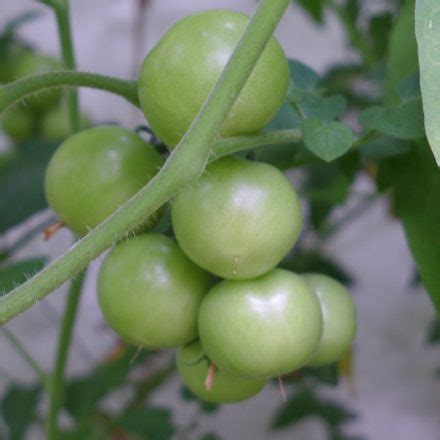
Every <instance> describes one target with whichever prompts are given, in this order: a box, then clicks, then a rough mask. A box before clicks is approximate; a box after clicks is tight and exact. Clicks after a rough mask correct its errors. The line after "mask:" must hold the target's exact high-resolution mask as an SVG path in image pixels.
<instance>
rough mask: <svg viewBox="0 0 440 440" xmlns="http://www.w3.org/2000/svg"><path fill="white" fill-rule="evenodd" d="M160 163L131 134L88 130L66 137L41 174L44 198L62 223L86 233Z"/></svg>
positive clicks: (147, 222)
mask: <svg viewBox="0 0 440 440" xmlns="http://www.w3.org/2000/svg"><path fill="white" fill-rule="evenodd" d="M162 164H163V158H162V156H160V154H159V153H157V152H156V150H154V148H153V147H152V146H151V145H149V144H147V143H145V142H144V141H143V140H142V139H141V138H140V137H139V136H138V135H137V134H136V133H133V132H131V131H129V130H126V129H123V128H120V127H116V126H113V127H111V126H108V127H105V126H104V127H95V128H91V129H89V130H85V131H82V132H80V133H78V134H76V135H74V136H71V137H70V138H68V139H67V140H66V141H64V142H63V143H62V144H61V145H60V147H59V148H58V150H57V151H56V152H55V154H54V155H53V157H52V159H51V160H50V162H49V165H48V167H47V170H46V178H45V190H46V198H47V201H48V203H49V205H50V206H51V207H52V209H53V210H54V211H55V212H56V213H57V214H58V216H59V218H60V220H61V221H63V222H65V223H66V224H67V225H68V226H69V227H70V228H71V229H72V230H73V231H74V232H76V233H77V234H78V235H85V234H87V232H88V231H89V230H90V229H93V228H94V227H96V226H97V225H98V224H99V223H101V222H102V221H103V220H104V219H105V218H106V217H108V216H109V215H110V214H112V213H113V212H114V211H115V210H116V209H117V208H119V206H121V205H123V204H124V203H125V202H126V201H127V200H128V199H129V198H130V197H131V196H132V195H133V194H135V193H136V192H137V191H138V190H139V189H141V188H142V187H143V186H144V185H145V184H146V183H147V182H148V181H149V180H150V179H151V178H152V177H153V176H154V175H155V174H156V173H157V172H158V170H159V168H160V166H161V165H162ZM152 220H153V218H149V219H146V220H145V225H146V226H148V225H150V224H151V223H152Z"/></svg>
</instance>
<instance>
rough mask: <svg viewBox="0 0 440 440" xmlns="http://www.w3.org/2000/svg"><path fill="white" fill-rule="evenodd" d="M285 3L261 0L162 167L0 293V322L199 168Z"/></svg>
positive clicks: (58, 280) (33, 300)
mask: <svg viewBox="0 0 440 440" xmlns="http://www.w3.org/2000/svg"><path fill="white" fill-rule="evenodd" d="M289 4H290V0H261V2H260V4H259V6H258V8H257V10H256V12H255V13H254V15H253V16H252V18H251V20H250V23H249V25H248V27H247V28H246V31H245V32H244V34H243V37H242V38H241V40H240V42H239V44H238V46H237V48H236V49H235V51H234V53H233V55H232V57H231V59H230V60H229V62H228V64H227V66H226V68H225V70H224V72H223V73H222V75H221V77H220V79H219V80H218V82H217V84H216V86H215V87H214V89H213V91H212V92H211V94H210V96H209V97H208V99H207V101H206V102H205V104H204V105H203V107H202V109H201V111H200V113H199V115H198V116H197V118H196V119H195V121H194V123H193V124H192V126H191V128H190V129H189V131H188V132H187V133H186V135H185V136H184V137H183V139H182V140H181V141H180V142H179V144H178V145H177V147H176V148H175V149H174V150H173V152H172V153H171V155H170V156H169V158H168V160H167V161H166V163H165V165H164V166H163V168H162V169H161V171H160V172H159V173H158V174H157V175H156V176H155V177H154V178H153V179H152V180H151V181H150V182H149V183H148V184H147V185H146V186H144V187H143V188H142V189H141V190H140V191H139V192H138V193H136V194H135V195H134V196H133V197H132V198H131V199H130V200H128V202H127V203H125V205H123V206H122V207H121V208H120V209H118V210H117V211H115V212H114V213H113V214H112V215H111V216H110V217H108V218H107V219H106V220H104V221H103V222H102V223H101V224H100V225H98V226H97V227H96V228H95V229H94V230H93V231H91V232H90V233H89V234H88V235H86V236H85V237H84V238H82V239H81V240H80V241H79V242H78V243H76V244H75V245H74V246H73V247H72V248H71V249H70V250H69V251H67V252H66V253H65V254H64V255H62V256H61V257H59V258H58V259H57V260H55V261H54V262H53V263H52V264H50V265H49V266H47V267H46V268H45V269H43V270H42V271H41V272H39V273H38V274H37V275H36V276H34V277H33V278H31V279H30V280H28V281H27V282H25V283H23V284H22V285H20V286H19V287H17V288H16V289H14V290H13V291H11V292H10V293H9V294H8V295H5V296H3V297H2V298H0V324H1V323H4V322H6V321H8V320H9V319H11V318H12V317H14V316H16V315H17V314H19V313H21V312H22V311H24V310H26V309H27V308H29V307H30V306H31V305H33V304H35V303H36V302H37V301H38V300H40V299H42V298H44V297H45V296H46V295H47V294H49V293H50V292H52V291H53V290H54V289H55V288H57V287H58V286H60V285H61V284H63V283H64V282H65V281H67V280H68V279H69V278H71V277H73V276H75V275H76V274H78V273H79V272H80V271H81V270H83V269H84V268H85V267H86V266H87V265H88V264H89V263H90V261H92V260H93V259H94V258H96V257H97V256H99V255H100V254H101V253H102V252H103V251H104V250H106V249H107V248H109V247H110V246H112V244H113V243H115V242H116V241H118V240H120V239H122V238H123V237H124V236H126V235H127V233H128V232H130V231H133V230H134V229H135V228H136V227H137V226H138V225H139V224H141V223H142V222H143V221H145V219H146V218H148V217H149V216H150V215H152V214H153V213H154V212H155V211H156V210H157V209H158V208H159V207H160V206H162V205H163V204H164V203H166V202H167V201H168V200H170V198H172V197H173V196H174V195H175V194H176V193H177V192H178V191H179V190H180V189H181V188H182V187H185V186H187V185H188V184H191V183H192V182H193V181H194V180H196V179H197V178H198V177H199V176H200V175H201V174H202V173H203V171H204V169H205V167H206V164H207V161H208V156H209V152H210V149H211V146H212V144H213V143H214V141H215V139H216V138H217V136H218V133H219V130H220V127H221V125H222V124H223V122H224V120H225V119H226V117H227V115H228V113H229V111H230V110H231V108H232V105H233V104H234V102H235V100H236V98H237V97H238V95H239V93H240V91H241V89H242V88H243V86H244V84H245V83H246V80H247V78H248V77H249V75H250V73H251V72H252V69H253V68H254V66H255V64H256V62H257V61H258V58H259V57H260V55H261V53H262V52H263V50H264V48H265V47H266V44H267V42H268V41H269V39H270V37H271V35H272V33H273V31H274V30H275V28H276V25H277V24H278V22H279V20H280V19H281V17H282V15H283V14H284V11H285V10H286V8H287V6H288V5H289Z"/></svg>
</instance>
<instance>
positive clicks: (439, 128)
mask: <svg viewBox="0 0 440 440" xmlns="http://www.w3.org/2000/svg"><path fill="white" fill-rule="evenodd" d="M439 26H440V10H439V2H438V0H417V2H416V36H417V43H418V48H419V63H420V86H421V89H422V96H423V109H424V112H425V127H426V135H427V137H428V140H429V144H430V146H431V149H432V152H433V153H434V156H435V159H436V161H437V165H439V166H440V89H439V77H440V46H439V41H440V27H439Z"/></svg>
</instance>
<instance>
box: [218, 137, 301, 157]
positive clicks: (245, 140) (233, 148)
mask: <svg viewBox="0 0 440 440" xmlns="http://www.w3.org/2000/svg"><path fill="white" fill-rule="evenodd" d="M301 139H302V134H301V130H297V129H292V130H278V131H272V132H269V133H263V134H257V135H255V136H237V137H233V138H228V139H223V140H221V141H220V142H217V143H216V144H214V146H213V147H212V151H211V155H210V157H209V162H214V161H215V160H217V159H220V158H221V157H223V156H228V155H229V154H233V153H237V152H239V151H245V150H249V149H252V148H257V147H262V146H266V145H277V144H296V143H298V142H300V141H301Z"/></svg>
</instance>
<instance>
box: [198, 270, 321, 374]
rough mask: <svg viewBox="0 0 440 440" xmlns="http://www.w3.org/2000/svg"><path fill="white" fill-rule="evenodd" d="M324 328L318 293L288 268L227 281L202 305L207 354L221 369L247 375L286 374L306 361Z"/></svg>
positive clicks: (202, 334) (201, 332)
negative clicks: (246, 278) (259, 275)
mask: <svg viewBox="0 0 440 440" xmlns="http://www.w3.org/2000/svg"><path fill="white" fill-rule="evenodd" d="M321 334H322V313H321V308H320V305H319V301H318V299H317V297H316V295H315V293H314V292H313V291H312V290H311V288H310V287H309V286H308V284H307V283H306V282H305V281H304V280H303V279H302V278H301V277H300V276H299V275H296V274H294V273H292V272H289V271H287V270H284V269H275V270H273V271H272V272H269V273H268V274H266V275H263V276H261V277H259V278H255V279H252V280H245V281H242V280H240V281H237V280H225V281H222V282H220V283H219V284H217V285H215V286H214V287H213V288H212V289H211V290H210V291H209V292H208V294H207V295H206V296H205V297H204V299H203V302H202V305H201V306H200V311H199V337H200V341H201V344H202V346H203V349H204V350H205V352H206V354H207V355H208V357H209V358H210V359H211V360H212V361H213V362H214V363H215V364H216V365H217V366H218V367H219V369H221V370H224V371H227V372H228V373H230V374H234V375H237V376H240V377H244V378H246V377H248V378H270V377H275V376H280V375H283V374H287V373H289V372H291V371H294V370H296V369H298V368H300V367H302V366H304V365H306V364H307V362H308V361H309V359H310V357H311V356H312V354H313V353H314V351H315V350H316V348H317V346H318V343H319V340H320V338H321Z"/></svg>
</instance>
